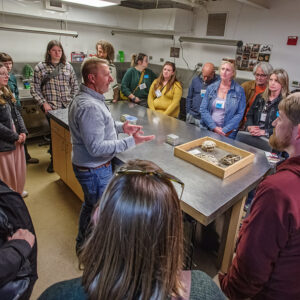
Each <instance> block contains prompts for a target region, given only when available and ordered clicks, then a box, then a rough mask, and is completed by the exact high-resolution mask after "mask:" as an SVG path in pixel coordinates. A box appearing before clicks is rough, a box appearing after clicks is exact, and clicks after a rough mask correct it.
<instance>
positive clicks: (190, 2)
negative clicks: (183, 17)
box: [172, 0, 208, 7]
mask: <svg viewBox="0 0 300 300" xmlns="http://www.w3.org/2000/svg"><path fill="white" fill-rule="evenodd" d="M172 2H177V3H181V4H185V5H187V6H191V7H203V5H204V4H205V3H207V2H208V0H200V1H199V0H172Z"/></svg>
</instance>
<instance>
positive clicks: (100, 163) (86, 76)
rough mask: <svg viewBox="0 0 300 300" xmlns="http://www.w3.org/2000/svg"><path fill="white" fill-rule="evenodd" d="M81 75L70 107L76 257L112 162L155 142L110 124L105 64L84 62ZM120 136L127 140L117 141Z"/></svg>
mask: <svg viewBox="0 0 300 300" xmlns="http://www.w3.org/2000/svg"><path fill="white" fill-rule="evenodd" d="M81 73H82V78H83V81H84V83H83V84H81V86H80V91H79V93H78V94H77V95H76V96H75V98H74V100H73V101H72V102H71V104H70V105H69V127H70V133H71V142H72V163H73V170H74V173H75V176H76V178H77V180H78V182H79V183H80V185H81V187H82V190H83V193H84V202H83V204H82V208H81V211H80V217H79V232H78V235H77V238H76V251H77V253H78V252H79V251H80V248H81V246H82V244H83V243H84V241H85V239H86V236H87V235H88V224H89V221H90V217H91V213H92V210H93V208H94V205H95V204H96V203H97V201H98V200H99V199H100V198H101V196H102V194H103V192H104V189H105V188H106V185H107V184H108V182H109V181H110V179H111V177H112V165H111V160H112V159H113V158H114V156H115V155H116V154H118V153H121V152H124V151H126V150H127V149H131V148H133V147H135V145H138V144H141V143H144V142H146V141H151V140H153V139H154V136H153V135H150V136H143V132H142V130H141V129H142V126H138V125H130V124H128V122H125V123H124V124H123V123H121V122H115V121H114V120H113V118H112V116H111V113H110V111H109V108H108V107H107V105H106V104H105V97H104V96H103V94H104V93H106V92H107V91H108V89H109V85H110V83H111V82H112V81H113V78H112V77H111V75H110V71H109V66H108V63H107V61H106V60H104V59H99V58H96V57H93V58H90V59H87V60H85V61H84V62H83V64H82V66H81ZM121 132H124V133H126V134H128V137H124V138H122V139H118V133H121Z"/></svg>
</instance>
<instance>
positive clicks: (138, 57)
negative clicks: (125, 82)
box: [131, 53, 147, 67]
mask: <svg viewBox="0 0 300 300" xmlns="http://www.w3.org/2000/svg"><path fill="white" fill-rule="evenodd" d="M145 56H147V55H146V54H144V53H139V54H132V55H131V67H135V66H136V65H137V64H138V62H139V61H143V60H144V57H145Z"/></svg>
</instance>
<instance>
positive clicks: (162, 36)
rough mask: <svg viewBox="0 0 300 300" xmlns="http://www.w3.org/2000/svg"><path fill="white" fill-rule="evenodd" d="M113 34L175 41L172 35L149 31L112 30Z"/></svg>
mask: <svg viewBox="0 0 300 300" xmlns="http://www.w3.org/2000/svg"><path fill="white" fill-rule="evenodd" d="M111 34H112V35H115V34H124V35H133V36H141V37H144V38H157V39H169V40H173V39H174V35H172V34H164V33H151V32H148V31H138V30H112V31H111Z"/></svg>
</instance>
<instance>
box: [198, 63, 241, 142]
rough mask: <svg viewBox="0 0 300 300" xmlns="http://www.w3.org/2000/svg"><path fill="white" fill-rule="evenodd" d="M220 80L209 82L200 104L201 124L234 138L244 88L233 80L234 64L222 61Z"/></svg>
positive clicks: (237, 126)
mask: <svg viewBox="0 0 300 300" xmlns="http://www.w3.org/2000/svg"><path fill="white" fill-rule="evenodd" d="M219 71H220V78H221V80H219V81H217V82H215V83H213V84H211V85H210V86H209V87H208V88H207V90H206V94H205V96H204V98H203V101H202V103H201V106H200V113H201V125H202V126H203V127H205V128H207V129H209V130H212V131H214V132H215V133H218V134H220V135H224V136H228V137H230V138H233V139H234V138H235V137H236V134H237V131H238V128H239V122H240V121H241V119H242V118H243V114H244V111H245V107H246V97H245V92H244V89H243V88H242V87H241V86H240V85H239V84H238V83H237V82H235V81H234V80H233V78H234V77H235V74H236V70H235V66H234V65H233V64H232V63H230V62H228V61H223V62H222V63H221V66H220V69H219Z"/></svg>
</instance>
